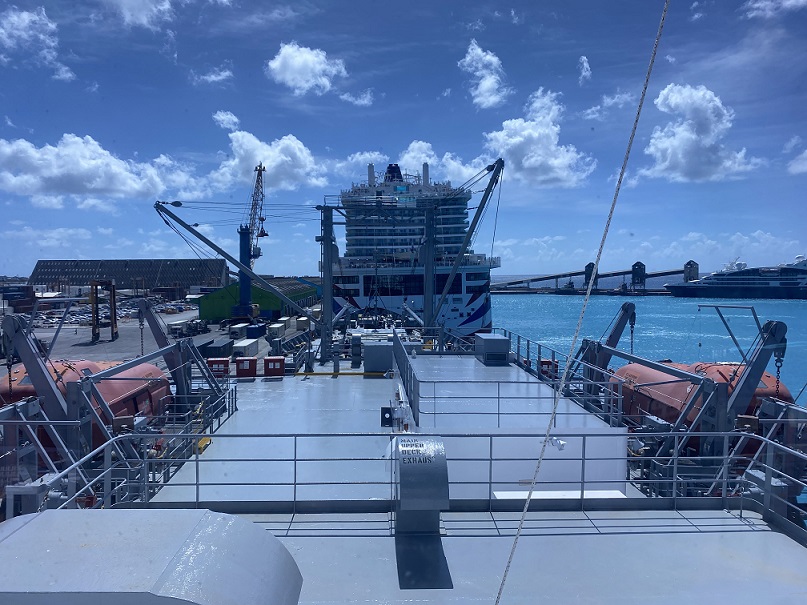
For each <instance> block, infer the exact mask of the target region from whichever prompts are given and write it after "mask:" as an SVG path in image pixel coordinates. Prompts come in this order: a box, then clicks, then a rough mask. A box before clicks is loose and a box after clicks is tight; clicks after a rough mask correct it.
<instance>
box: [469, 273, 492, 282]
mask: <svg viewBox="0 0 807 605" xmlns="http://www.w3.org/2000/svg"><path fill="white" fill-rule="evenodd" d="M489 279H490V274H489V273H487V272H485V273H466V274H465V281H487V280H489Z"/></svg>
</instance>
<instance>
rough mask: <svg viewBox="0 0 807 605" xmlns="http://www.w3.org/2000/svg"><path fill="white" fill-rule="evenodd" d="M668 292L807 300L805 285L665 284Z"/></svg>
mask: <svg viewBox="0 0 807 605" xmlns="http://www.w3.org/2000/svg"><path fill="white" fill-rule="evenodd" d="M665 288H666V289H667V290H669V292H670V293H671V294H672V295H673V296H676V297H680V298H768V299H785V300H807V288H805V287H795V288H788V287H771V286H728V285H726V286H723V285H717V286H714V285H708V286H707V285H688V284H680V285H669V284H668V285H667V286H665Z"/></svg>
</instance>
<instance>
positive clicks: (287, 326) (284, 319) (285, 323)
mask: <svg viewBox="0 0 807 605" xmlns="http://www.w3.org/2000/svg"><path fill="white" fill-rule="evenodd" d="M277 323H279V324H283V327H284V328H285V329H286V330H290V329H291V317H288V316H285V315H284V316H283V317H281V318H280V319H278V320H277Z"/></svg>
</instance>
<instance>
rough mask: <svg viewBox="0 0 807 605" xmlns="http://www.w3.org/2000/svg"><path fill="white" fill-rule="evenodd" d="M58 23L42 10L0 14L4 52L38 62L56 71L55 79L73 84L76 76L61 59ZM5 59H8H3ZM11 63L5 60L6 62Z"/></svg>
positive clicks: (0, 32) (11, 11)
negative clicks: (59, 54)
mask: <svg viewBox="0 0 807 605" xmlns="http://www.w3.org/2000/svg"><path fill="white" fill-rule="evenodd" d="M56 30H57V27H56V23H54V22H53V21H51V20H50V19H48V16H47V14H45V9H44V8H42V7H41V6H40V7H39V8H37V9H36V10H34V11H31V12H29V11H21V10H18V9H17V7H15V6H12V7H11V8H9V9H7V10H5V11H4V12H3V13H0V49H3V50H4V51H6V52H10V53H12V54H20V55H21V57H22V59H23V60H26V59H28V58H29V57H30V58H32V59H33V61H34V62H36V63H38V64H40V65H44V66H45V67H48V68H50V69H52V70H53V72H54V73H53V76H52V77H53V79H54V80H62V81H65V82H69V81H70V80H73V79H75V77H76V74H74V73H73V71H72V70H71V69H70V68H69V67H67V66H66V65H64V64H63V63H61V62H60V61H59V58H58V49H59V38H58V36H57V35H56V33H57V32H56ZM0 57H4V55H0ZM8 61H10V59H9V58H8V57H7V56H5V62H8Z"/></svg>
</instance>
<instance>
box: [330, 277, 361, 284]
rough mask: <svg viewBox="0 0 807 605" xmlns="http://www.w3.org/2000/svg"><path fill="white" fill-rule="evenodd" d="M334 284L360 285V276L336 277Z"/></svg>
mask: <svg viewBox="0 0 807 605" xmlns="http://www.w3.org/2000/svg"><path fill="white" fill-rule="evenodd" d="M333 283H335V284H357V283H359V276H358V275H334V277H333Z"/></svg>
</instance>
